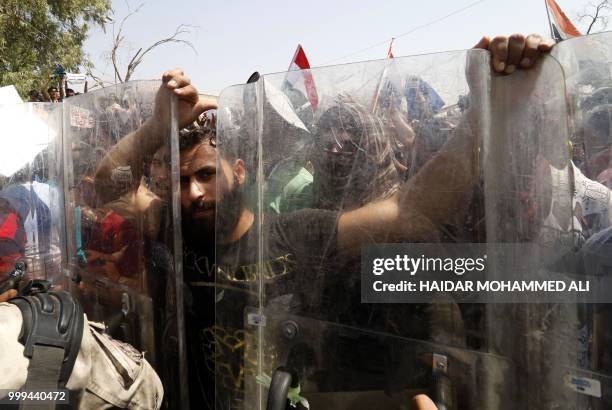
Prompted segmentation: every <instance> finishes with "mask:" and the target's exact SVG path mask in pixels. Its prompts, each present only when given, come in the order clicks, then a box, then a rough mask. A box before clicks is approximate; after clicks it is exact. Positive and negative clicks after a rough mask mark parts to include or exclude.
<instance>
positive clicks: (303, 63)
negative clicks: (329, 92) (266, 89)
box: [285, 44, 319, 111]
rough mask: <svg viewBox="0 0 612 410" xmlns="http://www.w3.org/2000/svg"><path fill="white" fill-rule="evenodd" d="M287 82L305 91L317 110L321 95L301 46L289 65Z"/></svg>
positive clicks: (311, 104) (292, 86)
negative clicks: (318, 92)
mask: <svg viewBox="0 0 612 410" xmlns="http://www.w3.org/2000/svg"><path fill="white" fill-rule="evenodd" d="M285 82H286V84H288V85H289V86H290V87H291V88H294V89H296V90H300V91H303V92H304V93H305V94H306V96H307V97H308V101H309V102H310V106H311V107H312V110H313V111H314V110H316V109H317V106H318V105H319V95H318V94H317V87H316V86H315V82H314V78H313V76H312V73H311V72H310V63H309V62H308V58H307V57H306V53H305V52H304V49H303V48H302V45H301V44H298V47H297V50H295V55H294V56H293V59H292V60H291V64H290V65H289V70H288V72H287V77H285Z"/></svg>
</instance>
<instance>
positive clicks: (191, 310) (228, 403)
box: [184, 209, 338, 409]
mask: <svg viewBox="0 0 612 410" xmlns="http://www.w3.org/2000/svg"><path fill="white" fill-rule="evenodd" d="M337 219H338V213H337V212H332V211H323V210H310V209H309V210H301V211H298V212H294V213H291V214H284V215H265V216H264V217H263V222H262V224H261V226H259V225H258V224H257V223H255V224H253V226H252V227H251V228H250V229H249V231H248V232H247V233H246V234H245V235H243V237H242V238H241V239H240V240H239V241H237V242H235V243H232V244H230V245H227V246H217V254H216V262H217V263H214V262H211V261H213V260H214V259H215V255H214V251H213V250H212V249H200V250H198V251H194V250H193V248H194V247H193V246H186V248H185V254H184V271H185V280H186V283H187V285H188V288H189V295H188V296H187V297H186V304H187V307H186V314H187V318H186V324H185V326H186V329H187V337H188V344H189V348H188V352H189V363H188V366H189V369H190V374H189V381H190V391H191V401H192V403H191V405H192V407H193V408H195V407H197V408H202V407H204V408H206V404H204V403H207V404H208V407H209V408H214V405H213V400H212V399H211V397H212V396H213V395H214V396H215V397H216V399H215V401H216V403H217V408H220V409H232V408H240V407H243V408H244V405H243V404H242V403H241V402H242V399H243V397H242V391H243V388H244V379H245V378H246V377H247V376H252V375H254V374H255V372H256V364H257V363H256V361H255V359H253V360H251V359H250V355H249V354H248V353H249V351H248V350H249V345H250V342H251V340H252V339H251V337H252V336H251V335H250V334H249V332H248V331H247V330H246V329H245V328H246V326H245V322H246V321H247V320H248V319H247V310H248V309H249V308H251V309H252V308H257V307H258V306H259V301H260V297H261V299H262V303H263V306H264V307H266V308H272V309H273V310H274V311H277V312H283V313H291V314H306V313H308V312H310V313H312V312H316V311H317V309H319V307H320V306H321V303H322V300H321V298H322V292H321V291H320V290H321V289H322V287H323V282H324V280H325V276H326V274H325V273H326V272H329V271H330V269H333V267H332V266H333V263H332V262H333V261H335V260H336V244H337ZM215 277H216V282H215ZM215 311H216V320H215V314H214V312H215ZM215 376H216V395H215V394H214V390H215V388H214V382H215V380H214V378H215ZM247 407H248V406H247Z"/></svg>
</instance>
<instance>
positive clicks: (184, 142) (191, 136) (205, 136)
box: [179, 128, 217, 152]
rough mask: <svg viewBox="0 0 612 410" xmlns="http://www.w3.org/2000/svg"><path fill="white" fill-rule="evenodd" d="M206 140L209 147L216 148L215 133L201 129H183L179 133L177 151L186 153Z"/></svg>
mask: <svg viewBox="0 0 612 410" xmlns="http://www.w3.org/2000/svg"><path fill="white" fill-rule="evenodd" d="M206 140H208V143H209V144H210V146H211V147H213V148H216V147H217V139H216V133H215V132H214V131H213V130H210V129H209V130H206V129H203V128H196V129H190V128H183V129H182V130H181V131H180V132H179V150H180V152H183V151H187V150H190V149H192V148H193V147H195V146H196V145H199V144H201V143H202V142H205V141H206Z"/></svg>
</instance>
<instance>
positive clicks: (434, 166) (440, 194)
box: [397, 113, 479, 229]
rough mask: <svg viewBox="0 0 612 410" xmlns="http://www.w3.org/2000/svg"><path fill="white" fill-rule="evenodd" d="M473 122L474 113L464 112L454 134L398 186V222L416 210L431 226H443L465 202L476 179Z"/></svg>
mask: <svg viewBox="0 0 612 410" xmlns="http://www.w3.org/2000/svg"><path fill="white" fill-rule="evenodd" d="M476 121H477V116H475V115H474V113H467V114H466V117H465V118H464V119H463V120H462V122H461V123H460V124H459V126H458V127H457V128H456V131H455V135H454V136H453V137H452V138H451V139H450V140H449V141H448V142H447V143H446V144H445V145H444V146H443V147H442V149H441V150H440V151H439V152H438V153H437V154H436V155H435V156H434V157H433V158H432V159H431V160H429V161H428V162H427V163H426V164H425V165H424V166H423V168H422V169H421V170H420V171H419V172H418V173H417V174H416V175H415V176H414V177H412V178H410V179H409V180H408V181H407V182H406V183H405V184H404V185H403V186H402V187H401V189H400V193H399V195H398V196H397V200H398V201H399V204H398V205H399V210H400V221H401V219H402V216H403V215H411V214H414V213H415V212H417V213H418V214H419V215H420V216H421V217H424V218H426V219H427V220H429V221H430V222H431V223H432V224H433V225H434V226H442V225H443V224H445V223H447V222H448V221H449V220H450V219H451V218H452V216H453V215H456V214H457V212H459V211H460V210H461V209H462V208H463V207H464V206H465V205H466V203H467V198H468V197H469V194H470V193H471V192H472V189H473V186H474V183H475V181H476V180H477V178H478V171H477V170H478V156H477V152H478V134H479V132H478V123H477V122H476ZM402 222H405V221H402ZM400 226H402V224H400ZM400 229H401V228H400Z"/></svg>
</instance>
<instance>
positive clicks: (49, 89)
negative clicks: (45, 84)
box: [47, 86, 59, 93]
mask: <svg viewBox="0 0 612 410" xmlns="http://www.w3.org/2000/svg"><path fill="white" fill-rule="evenodd" d="M52 91H56V92H57V91H59V90H58V89H57V87H53V86H51V87H49V88H47V92H48V93H50V92H52Z"/></svg>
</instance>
